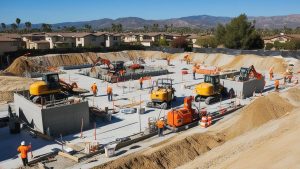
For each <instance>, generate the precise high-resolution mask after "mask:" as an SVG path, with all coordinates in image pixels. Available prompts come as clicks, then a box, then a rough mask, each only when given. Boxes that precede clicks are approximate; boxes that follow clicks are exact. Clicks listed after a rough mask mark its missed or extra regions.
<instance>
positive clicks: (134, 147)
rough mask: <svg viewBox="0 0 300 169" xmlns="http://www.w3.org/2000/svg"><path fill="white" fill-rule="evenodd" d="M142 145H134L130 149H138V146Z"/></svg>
mask: <svg viewBox="0 0 300 169" xmlns="http://www.w3.org/2000/svg"><path fill="white" fill-rule="evenodd" d="M140 147H141V146H139V145H135V146H132V147H130V148H129V149H130V150H133V149H137V148H140Z"/></svg>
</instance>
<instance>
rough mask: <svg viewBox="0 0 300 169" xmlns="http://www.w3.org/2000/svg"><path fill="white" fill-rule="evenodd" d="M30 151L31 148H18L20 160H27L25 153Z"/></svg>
mask: <svg viewBox="0 0 300 169" xmlns="http://www.w3.org/2000/svg"><path fill="white" fill-rule="evenodd" d="M30 149H31V146H19V147H18V150H17V151H18V152H20V153H21V158H27V153H28V151H29V150H30Z"/></svg>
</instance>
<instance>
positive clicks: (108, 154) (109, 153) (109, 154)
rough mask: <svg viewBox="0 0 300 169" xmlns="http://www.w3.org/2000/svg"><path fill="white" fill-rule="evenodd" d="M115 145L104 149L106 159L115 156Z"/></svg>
mask: <svg viewBox="0 0 300 169" xmlns="http://www.w3.org/2000/svg"><path fill="white" fill-rule="evenodd" d="M116 146H117V144H109V145H107V146H105V147H104V150H105V156H106V157H108V158H109V157H113V156H114V155H115V150H116Z"/></svg>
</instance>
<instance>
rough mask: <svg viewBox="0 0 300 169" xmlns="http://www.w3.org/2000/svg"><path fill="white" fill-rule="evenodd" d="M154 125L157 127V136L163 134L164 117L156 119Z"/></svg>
mask: <svg viewBox="0 0 300 169" xmlns="http://www.w3.org/2000/svg"><path fill="white" fill-rule="evenodd" d="M156 125H157V128H158V137H161V136H163V131H164V127H165V122H164V119H163V118H160V120H158V121H157V123H156Z"/></svg>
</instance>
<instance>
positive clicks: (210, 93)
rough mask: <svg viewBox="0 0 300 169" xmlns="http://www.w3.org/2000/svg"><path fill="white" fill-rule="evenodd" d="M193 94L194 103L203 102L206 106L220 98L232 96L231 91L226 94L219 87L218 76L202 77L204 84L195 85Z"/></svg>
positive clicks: (225, 91) (220, 86)
mask: <svg viewBox="0 0 300 169" xmlns="http://www.w3.org/2000/svg"><path fill="white" fill-rule="evenodd" d="M195 92H196V97H195V101H196V102H199V101H205V103H206V104H207V105H209V104H211V103H214V102H217V101H219V100H220V98H221V97H222V98H226V97H228V96H231V97H233V96H234V91H233V89H230V90H229V92H227V89H226V88H225V87H224V86H223V85H221V83H220V76H219V75H204V82H203V83H200V84H198V85H196V88H195Z"/></svg>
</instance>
